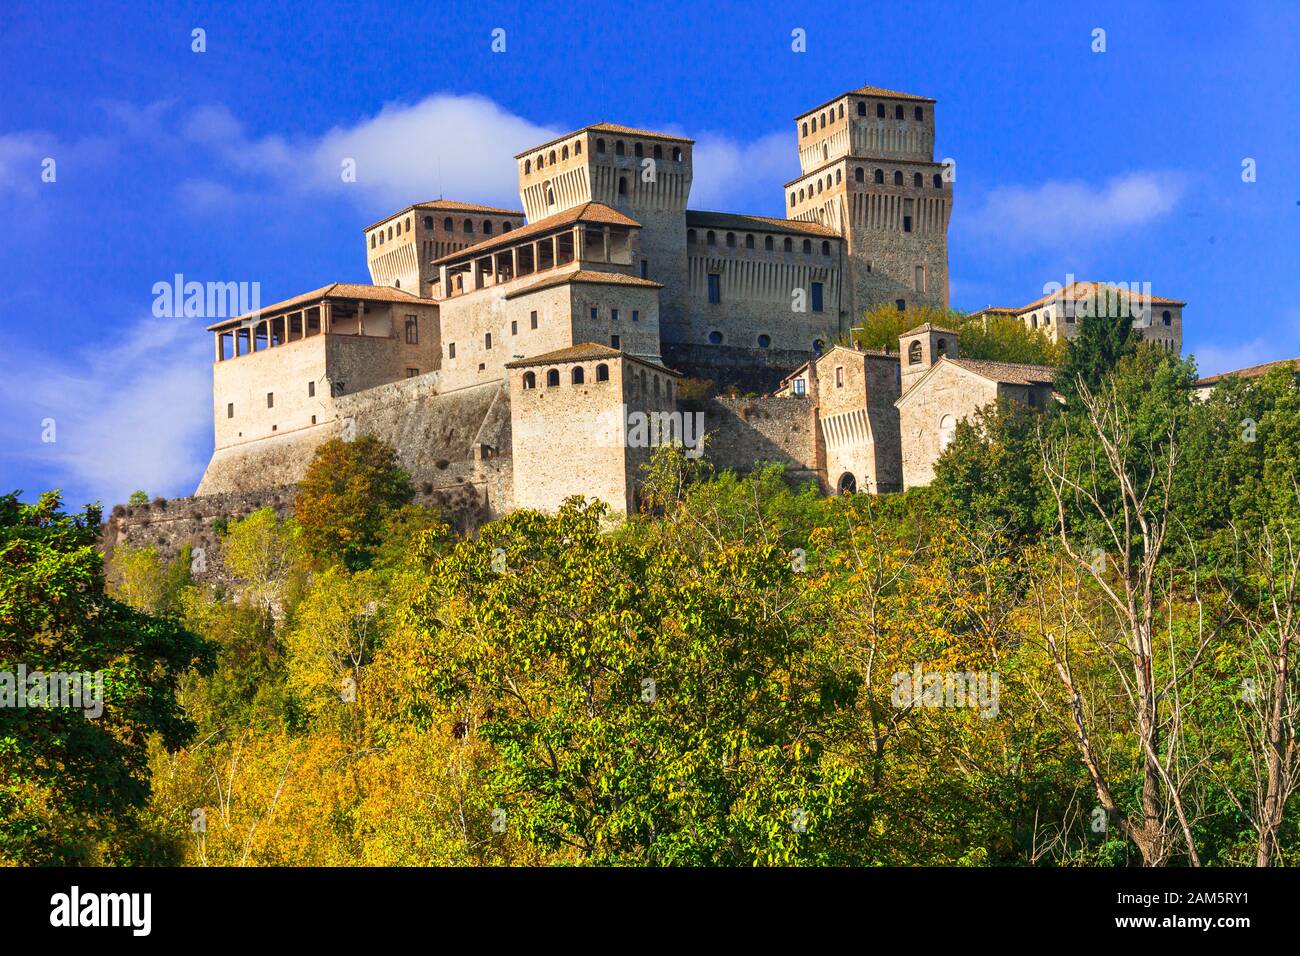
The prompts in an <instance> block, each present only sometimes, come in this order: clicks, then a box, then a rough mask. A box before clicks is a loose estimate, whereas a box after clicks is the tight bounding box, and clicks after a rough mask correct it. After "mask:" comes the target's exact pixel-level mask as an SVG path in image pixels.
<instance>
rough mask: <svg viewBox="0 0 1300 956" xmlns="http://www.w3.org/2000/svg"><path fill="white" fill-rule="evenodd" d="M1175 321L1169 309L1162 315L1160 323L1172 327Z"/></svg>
mask: <svg viewBox="0 0 1300 956" xmlns="http://www.w3.org/2000/svg"><path fill="white" fill-rule="evenodd" d="M1173 319H1174V317H1173V314H1172V313H1171V312H1170V311H1169V310H1168V309H1165V311H1164V312H1162V313H1161V314H1160V321H1161V322H1163V323H1164V324H1165V325H1171V324H1172V323H1173Z"/></svg>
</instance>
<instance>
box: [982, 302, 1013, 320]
mask: <svg viewBox="0 0 1300 956" xmlns="http://www.w3.org/2000/svg"><path fill="white" fill-rule="evenodd" d="M1019 311H1020V310H1019V309H1008V308H1005V307H1004V306H1000V305H991V306H989V307H988V308H987V309H980V310H979V311H978V312H972V313H971V314H970V317H971V318H972V319H973V318H975V316H977V315H1015V314H1016V313H1018V312H1019Z"/></svg>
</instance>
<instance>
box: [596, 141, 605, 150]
mask: <svg viewBox="0 0 1300 956" xmlns="http://www.w3.org/2000/svg"><path fill="white" fill-rule="evenodd" d="M596 152H598V153H603V152H605V141H604V140H603V139H598V140H596Z"/></svg>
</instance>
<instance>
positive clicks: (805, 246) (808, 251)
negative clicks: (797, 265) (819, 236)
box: [803, 239, 812, 256]
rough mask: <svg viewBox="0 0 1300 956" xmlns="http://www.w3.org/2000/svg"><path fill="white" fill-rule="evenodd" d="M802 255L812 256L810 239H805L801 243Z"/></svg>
mask: <svg viewBox="0 0 1300 956" xmlns="http://www.w3.org/2000/svg"><path fill="white" fill-rule="evenodd" d="M803 254H804V255H806V256H810V255H812V240H811V239H805V240H804V241H803Z"/></svg>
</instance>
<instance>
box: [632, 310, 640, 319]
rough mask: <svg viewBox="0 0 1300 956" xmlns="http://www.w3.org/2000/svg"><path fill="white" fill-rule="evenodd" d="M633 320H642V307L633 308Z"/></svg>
mask: <svg viewBox="0 0 1300 956" xmlns="http://www.w3.org/2000/svg"><path fill="white" fill-rule="evenodd" d="M632 321H633V322H640V321H641V310H640V309H633V310H632Z"/></svg>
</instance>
